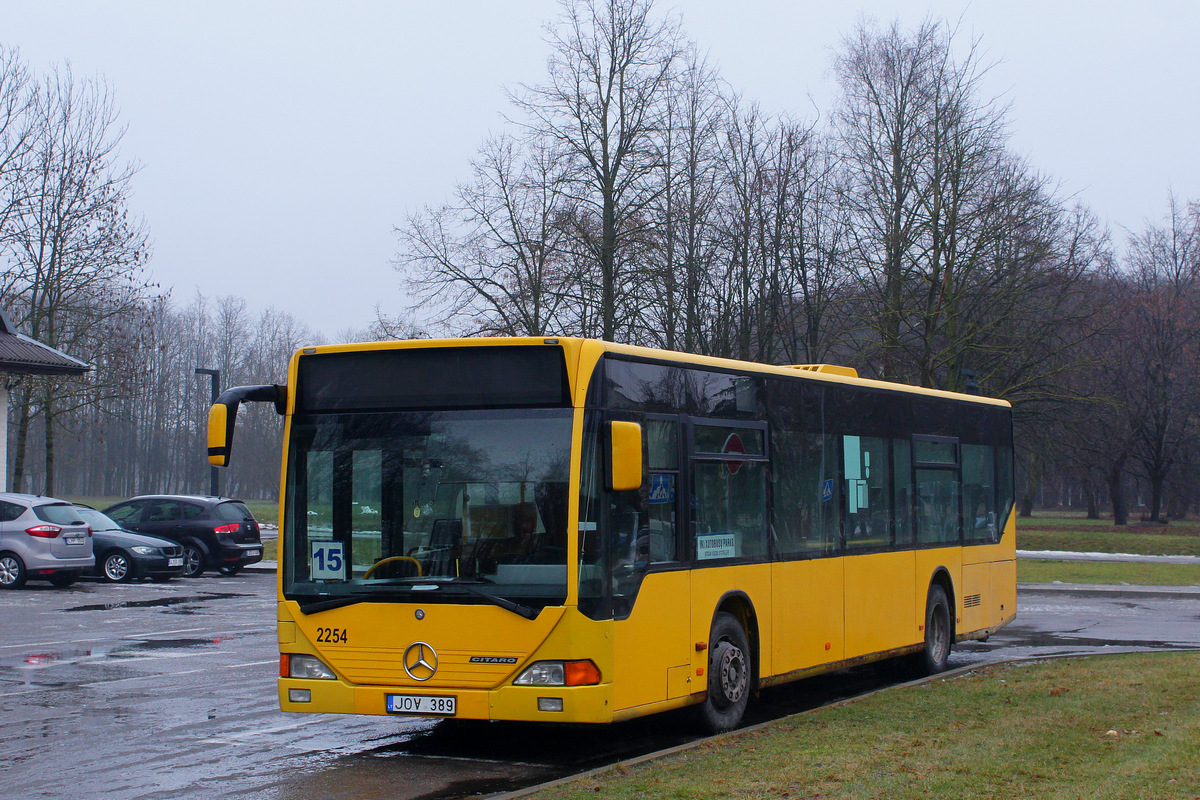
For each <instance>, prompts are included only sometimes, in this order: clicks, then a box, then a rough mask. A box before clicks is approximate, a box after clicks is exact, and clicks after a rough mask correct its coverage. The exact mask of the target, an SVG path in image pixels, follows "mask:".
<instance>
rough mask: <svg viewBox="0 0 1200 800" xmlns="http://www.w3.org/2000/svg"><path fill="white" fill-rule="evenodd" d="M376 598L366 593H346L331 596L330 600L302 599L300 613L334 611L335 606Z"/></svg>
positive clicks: (364, 601)
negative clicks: (342, 595)
mask: <svg viewBox="0 0 1200 800" xmlns="http://www.w3.org/2000/svg"><path fill="white" fill-rule="evenodd" d="M374 599H375V598H374V597H368V596H365V595H346V596H344V597H331V598H329V599H328V600H314V601H312V602H310V603H306V602H304V601H303V600H300V601H299V603H300V613H301V614H316V613H317V612H320V611H332V610H333V609H335V608H343V607H345V606H352V605H354V604H355V603H366V602H368V601H371V600H374Z"/></svg>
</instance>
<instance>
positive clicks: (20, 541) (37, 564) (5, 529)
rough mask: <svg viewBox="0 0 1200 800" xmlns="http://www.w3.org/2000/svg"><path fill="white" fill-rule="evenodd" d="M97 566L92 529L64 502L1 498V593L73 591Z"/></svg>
mask: <svg viewBox="0 0 1200 800" xmlns="http://www.w3.org/2000/svg"><path fill="white" fill-rule="evenodd" d="M95 563H96V558H95V556H94V555H93V554H92V529H91V528H90V527H89V526H88V524H87V523H86V522H84V521H83V520H82V519H80V517H79V512H78V511H76V510H75V506H73V505H71V504H70V503H68V502H67V501H65V500H56V499H55V498H53V497H40V496H36V495H31V494H13V493H9V492H0V589H16V588H17V587H19V586H23V585H24V584H25V581H27V580H29V579H30V578H32V579H34V580H48V581H50V582H51V583H52V584H54V585H55V586H70V585H71V584H72V583H74V582H75V579H76V578H78V577H79V575H80V573H82V572H84V571H85V570H89V571H90V570H91V568H92V566H93V565H94V564H95Z"/></svg>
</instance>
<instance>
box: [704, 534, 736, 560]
mask: <svg viewBox="0 0 1200 800" xmlns="http://www.w3.org/2000/svg"><path fill="white" fill-rule="evenodd" d="M739 538H741V537H740V536H739V534H737V533H704V534H701V535H699V536H697V537H696V558H697V559H699V560H704V559H708V558H737V557H738V555H739V552H738V551H739V549H740V548H739V547H738V539H739Z"/></svg>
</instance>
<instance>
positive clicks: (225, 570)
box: [217, 567, 242, 578]
mask: <svg viewBox="0 0 1200 800" xmlns="http://www.w3.org/2000/svg"><path fill="white" fill-rule="evenodd" d="M241 570H242V568H241V567H218V568H217V572H219V573H221V574H222V575H227V576H228V577H230V578H232V577H233V576H234V575H237V574H238V573H239V572H241Z"/></svg>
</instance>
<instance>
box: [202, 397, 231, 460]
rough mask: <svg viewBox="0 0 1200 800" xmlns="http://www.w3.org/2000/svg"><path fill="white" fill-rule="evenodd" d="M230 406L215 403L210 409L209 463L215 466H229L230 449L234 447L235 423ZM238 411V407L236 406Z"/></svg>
mask: <svg viewBox="0 0 1200 800" xmlns="http://www.w3.org/2000/svg"><path fill="white" fill-rule="evenodd" d="M229 410H230V409H229V406H227V405H224V404H223V403H213V404H212V407H211V408H210V409H208V463H209V464H212V465H213V466H214V467H227V466H229V451H230V450H231V449H232V448H233V425H231V424H230V423H231V422H232V420H231V419H230V418H229ZM233 411H234V413H235V414H236V413H237V408H236V407H235V408H234V410H233Z"/></svg>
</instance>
